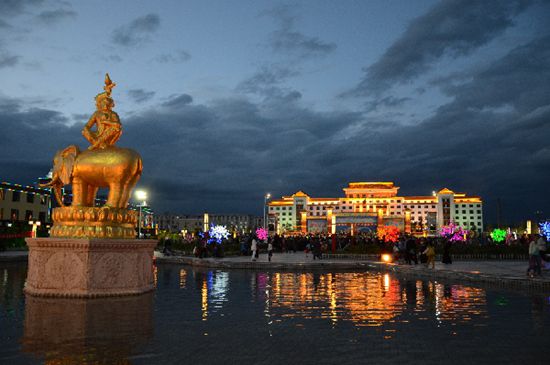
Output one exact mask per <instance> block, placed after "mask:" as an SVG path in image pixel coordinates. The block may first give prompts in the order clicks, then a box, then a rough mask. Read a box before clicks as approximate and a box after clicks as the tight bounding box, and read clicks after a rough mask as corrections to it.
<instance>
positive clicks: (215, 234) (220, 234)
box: [208, 225, 229, 244]
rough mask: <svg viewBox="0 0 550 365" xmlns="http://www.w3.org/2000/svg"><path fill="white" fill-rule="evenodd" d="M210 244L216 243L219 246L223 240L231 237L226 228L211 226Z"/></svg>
mask: <svg viewBox="0 0 550 365" xmlns="http://www.w3.org/2000/svg"><path fill="white" fill-rule="evenodd" d="M208 236H209V237H210V238H209V239H208V243H213V242H216V243H217V244H220V243H222V241H223V240H225V239H227V237H229V231H228V230H227V228H226V227H225V226H215V225H211V226H210V230H208Z"/></svg>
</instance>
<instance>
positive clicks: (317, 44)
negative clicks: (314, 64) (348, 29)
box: [261, 6, 337, 58]
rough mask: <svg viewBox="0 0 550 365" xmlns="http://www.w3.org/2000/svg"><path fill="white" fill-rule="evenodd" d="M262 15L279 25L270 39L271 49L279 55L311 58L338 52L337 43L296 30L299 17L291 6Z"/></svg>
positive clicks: (280, 7) (278, 8)
mask: <svg viewBox="0 0 550 365" xmlns="http://www.w3.org/2000/svg"><path fill="white" fill-rule="evenodd" d="M261 15H268V16H271V17H273V18H274V19H275V20H276V21H277V22H278V23H279V29H277V30H275V31H274V32H273V33H271V35H270V38H269V45H270V47H271V48H272V49H273V51H275V52H277V53H284V54H289V55H293V56H297V57H300V58H310V57H319V56H326V55H328V54H330V53H332V52H334V51H335V50H336V47H337V46H336V44H335V43H328V42H325V41H323V40H321V39H319V38H318V37H312V36H307V35H304V34H302V33H301V32H299V31H298V30H296V20H297V17H296V16H295V15H293V12H292V10H291V8H290V7H289V6H279V7H276V8H274V9H271V10H269V11H265V12H263V13H262V14H261Z"/></svg>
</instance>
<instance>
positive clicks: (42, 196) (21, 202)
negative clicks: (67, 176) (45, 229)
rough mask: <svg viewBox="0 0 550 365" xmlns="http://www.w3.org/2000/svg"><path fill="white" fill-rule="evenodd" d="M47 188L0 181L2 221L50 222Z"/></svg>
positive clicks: (0, 214)
mask: <svg viewBox="0 0 550 365" xmlns="http://www.w3.org/2000/svg"><path fill="white" fill-rule="evenodd" d="M51 204H52V199H51V194H50V190H49V189H42V188H36V187H32V186H23V185H19V184H12V183H8V182H2V183H0V220H1V221H2V223H9V222H29V221H31V220H32V221H40V222H41V223H42V224H45V223H51V217H50V207H51Z"/></svg>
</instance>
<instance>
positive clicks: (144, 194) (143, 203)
mask: <svg viewBox="0 0 550 365" xmlns="http://www.w3.org/2000/svg"><path fill="white" fill-rule="evenodd" d="M136 199H137V200H139V201H141V204H138V207H139V221H138V238H141V208H143V207H144V206H146V205H147V202H146V201H145V199H147V192H146V191H144V190H136Z"/></svg>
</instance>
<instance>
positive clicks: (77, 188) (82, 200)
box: [72, 178, 88, 207]
mask: <svg viewBox="0 0 550 365" xmlns="http://www.w3.org/2000/svg"><path fill="white" fill-rule="evenodd" d="M87 195H88V189H87V185H86V184H84V182H83V181H82V180H81V179H78V178H74V179H73V204H72V205H73V206H79V207H82V206H86V197H87Z"/></svg>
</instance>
